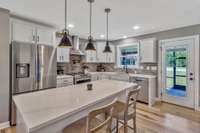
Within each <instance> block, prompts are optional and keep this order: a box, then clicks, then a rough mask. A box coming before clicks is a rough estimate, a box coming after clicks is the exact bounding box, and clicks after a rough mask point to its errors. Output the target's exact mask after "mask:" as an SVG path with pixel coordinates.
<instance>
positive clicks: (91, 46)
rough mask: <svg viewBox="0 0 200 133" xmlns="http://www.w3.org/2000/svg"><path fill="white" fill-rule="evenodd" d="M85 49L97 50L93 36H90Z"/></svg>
mask: <svg viewBox="0 0 200 133" xmlns="http://www.w3.org/2000/svg"><path fill="white" fill-rule="evenodd" d="M85 50H87V51H88V50H91V51H95V50H96V49H95V47H94V44H93V39H92V37H89V38H88V44H87V46H86V48H85Z"/></svg>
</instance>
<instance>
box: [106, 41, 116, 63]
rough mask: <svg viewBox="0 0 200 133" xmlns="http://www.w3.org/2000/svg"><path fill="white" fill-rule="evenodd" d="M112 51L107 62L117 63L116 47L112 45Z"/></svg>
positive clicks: (108, 54)
mask: <svg viewBox="0 0 200 133" xmlns="http://www.w3.org/2000/svg"><path fill="white" fill-rule="evenodd" d="M110 49H111V50H112V53H107V55H106V56H107V57H106V62H107V63H115V46H114V45H112V44H111V45H110Z"/></svg>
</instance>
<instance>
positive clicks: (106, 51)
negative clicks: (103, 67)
mask: <svg viewBox="0 0 200 133" xmlns="http://www.w3.org/2000/svg"><path fill="white" fill-rule="evenodd" d="M103 52H104V53H112V50H111V49H110V46H109V41H106V46H105V49H104V51H103Z"/></svg>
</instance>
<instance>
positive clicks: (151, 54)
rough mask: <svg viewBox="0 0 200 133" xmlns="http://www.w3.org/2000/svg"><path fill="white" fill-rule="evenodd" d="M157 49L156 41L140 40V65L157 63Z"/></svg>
mask: <svg viewBox="0 0 200 133" xmlns="http://www.w3.org/2000/svg"><path fill="white" fill-rule="evenodd" d="M156 62H157V47H156V39H155V38H150V39H145V40H140V63H156Z"/></svg>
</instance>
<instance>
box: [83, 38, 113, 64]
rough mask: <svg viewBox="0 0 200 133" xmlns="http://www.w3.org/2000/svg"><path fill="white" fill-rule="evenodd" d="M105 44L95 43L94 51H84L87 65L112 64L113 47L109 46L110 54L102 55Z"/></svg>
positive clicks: (101, 42)
mask: <svg viewBox="0 0 200 133" xmlns="http://www.w3.org/2000/svg"><path fill="white" fill-rule="evenodd" d="M105 45H106V43H105V42H103V41H98V42H96V43H95V48H96V51H85V58H86V62H88V63H114V62H115V46H114V45H112V44H110V48H111V50H112V53H104V52H103V51H104V49H105Z"/></svg>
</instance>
